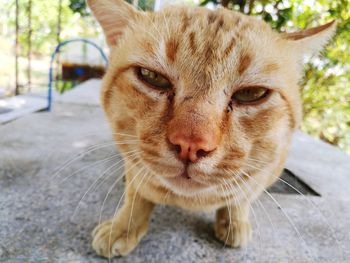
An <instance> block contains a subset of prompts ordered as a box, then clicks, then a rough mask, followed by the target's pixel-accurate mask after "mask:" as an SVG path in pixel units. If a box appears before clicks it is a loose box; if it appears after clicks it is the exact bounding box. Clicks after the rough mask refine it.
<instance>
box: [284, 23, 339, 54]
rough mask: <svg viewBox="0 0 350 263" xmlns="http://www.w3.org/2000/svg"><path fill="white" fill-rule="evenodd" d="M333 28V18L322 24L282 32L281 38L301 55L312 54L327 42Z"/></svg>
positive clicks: (334, 28) (332, 33) (334, 27)
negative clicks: (295, 30) (291, 31)
mask: <svg viewBox="0 0 350 263" xmlns="http://www.w3.org/2000/svg"><path fill="white" fill-rule="evenodd" d="M335 30H336V21H335V20H333V21H331V22H329V23H327V24H324V25H322V26H318V27H313V28H309V29H305V30H302V31H298V32H293V33H283V34H282V38H284V39H286V40H288V41H289V43H291V44H292V46H294V47H295V48H296V49H297V51H298V53H300V54H301V55H305V54H309V55H312V54H317V53H318V52H319V51H320V50H321V49H322V48H323V46H324V45H325V44H327V42H328V41H329V40H330V38H331V37H332V36H333V35H334V33H335Z"/></svg>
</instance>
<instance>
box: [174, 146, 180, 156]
mask: <svg viewBox="0 0 350 263" xmlns="http://www.w3.org/2000/svg"><path fill="white" fill-rule="evenodd" d="M174 149H175V151H176V153H177V154H180V153H181V146H180V145H178V144H177V145H174Z"/></svg>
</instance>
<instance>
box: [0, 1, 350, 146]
mask: <svg viewBox="0 0 350 263" xmlns="http://www.w3.org/2000/svg"><path fill="white" fill-rule="evenodd" d="M175 2H177V3H178V2H186V3H187V4H189V5H202V6H206V7H207V8H210V9H215V8H217V7H218V6H224V7H226V8H229V9H232V10H237V11H239V12H242V13H245V14H249V15H252V16H257V17H259V18H261V19H264V20H265V21H267V22H268V23H269V24H270V25H271V26H272V27H273V28H274V29H275V30H277V31H292V30H295V29H303V28H306V27H312V26H317V25H320V24H322V23H326V22H329V21H331V20H333V19H336V20H337V22H338V28H337V34H336V36H335V38H334V39H332V41H331V43H330V44H329V45H328V46H327V48H326V49H325V50H324V51H323V53H322V54H321V56H319V57H313V58H311V59H310V60H309V63H307V64H306V65H305V78H304V79H303V80H302V82H301V83H300V84H301V87H302V98H303V101H304V104H303V105H304V119H303V123H302V126H301V129H302V130H303V131H304V132H306V133H308V134H310V135H312V136H314V137H317V138H320V139H321V140H323V141H326V142H328V143H330V144H332V145H335V146H337V147H339V148H340V149H341V150H343V151H345V152H347V153H350V52H349V50H350V34H349V32H350V1H348V0H320V1H315V0H306V1H302V0H278V1H269V0H265V1H255V0H221V1H219V0H204V1H202V0H183V1H174V0H173V1H171V0H167V1H162V0H138V1H137V0H134V1H132V2H131V3H132V4H133V5H134V6H138V8H140V9H143V10H148V11H153V10H158V9H159V8H161V7H162V6H163V5H167V4H172V3H175ZM0 14H1V15H0V99H1V98H7V97H11V96H16V95H20V94H26V93H29V92H30V93H39V94H40V93H44V92H46V91H47V87H48V81H49V78H48V73H49V68H50V60H51V58H52V60H53V63H52V68H53V73H54V74H53V76H54V77H53V82H54V85H53V87H54V89H55V90H56V92H59V93H63V92H65V91H66V90H69V89H72V88H73V87H74V86H75V85H76V84H78V83H79V82H82V81H84V80H87V79H89V78H99V77H101V76H102V75H103V74H104V70H105V61H104V59H103V56H101V52H105V53H108V50H107V48H106V44H105V42H104V37H103V35H102V32H101V29H100V27H99V26H98V25H97V23H96V22H95V20H94V19H93V17H92V15H91V12H90V11H89V10H88V9H87V7H86V4H85V0H50V1H43V0H40V1H39V0H36V1H34V0H0ZM77 38H79V39H81V38H83V39H84V40H88V41H91V42H93V43H95V44H96V45H97V47H98V48H96V46H93V45H91V44H90V43H87V42H83V41H75V42H72V43H68V44H67V45H64V46H62V47H60V49H57V50H56V51H57V52H55V49H56V47H57V46H58V45H59V44H60V43H64V42H65V41H67V40H72V39H77ZM53 54H54V55H53ZM0 106H1V105H0ZM0 114H1V112H0Z"/></svg>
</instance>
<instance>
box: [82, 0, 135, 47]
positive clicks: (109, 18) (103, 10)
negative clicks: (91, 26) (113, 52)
mask: <svg viewBox="0 0 350 263" xmlns="http://www.w3.org/2000/svg"><path fill="white" fill-rule="evenodd" d="M87 4H88V6H89V7H90V9H91V11H92V13H93V14H94V16H95V18H96V19H97V21H98V22H99V24H100V25H101V27H102V29H103V31H104V34H105V36H106V41H107V44H108V46H109V47H113V46H115V45H116V44H117V43H118V41H119V39H120V38H121V37H122V35H123V31H124V30H125V28H126V27H127V26H128V25H130V24H132V23H134V22H135V21H136V20H137V17H138V16H139V15H140V14H141V12H139V11H137V10H136V9H135V8H134V7H133V6H132V5H130V4H128V3H127V2H125V1H124V0H87Z"/></svg>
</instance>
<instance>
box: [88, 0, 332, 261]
mask: <svg viewBox="0 0 350 263" xmlns="http://www.w3.org/2000/svg"><path fill="white" fill-rule="evenodd" d="M88 5H89V6H90V8H91V10H92V12H93V14H94V15H95V17H96V19H97V20H98V21H99V23H100V24H101V26H102V28H103V30H104V33H105V35H106V39H107V43H108V45H109V47H110V51H111V53H110V65H109V67H108V71H107V73H106V75H105V77H104V79H103V87H102V95H101V99H102V105H103V108H104V110H105V112H106V115H107V117H108V120H109V122H110V125H111V127H112V130H113V134H114V137H115V140H116V141H117V142H126V143H125V144H121V145H119V150H120V152H121V153H122V155H123V157H124V160H125V171H126V172H125V173H126V189H125V191H126V192H125V200H124V204H123V205H122V207H121V209H120V210H119V211H118V213H117V215H116V216H115V217H114V218H112V219H111V220H109V221H107V222H104V223H102V224H101V225H99V226H97V227H96V228H95V230H94V231H93V242H92V246H93V248H94V249H95V250H96V252H97V254H99V255H102V256H105V257H113V256H118V255H122V256H124V255H127V254H128V253H130V252H131V251H132V250H133V249H134V248H135V247H136V245H137V244H138V243H139V242H140V240H141V238H142V237H143V236H144V235H145V234H146V232H147V229H148V224H149V219H150V216H151V213H152V210H153V208H154V205H155V204H164V205H175V206H179V207H182V208H185V209H189V210H211V209H216V210H217V213H216V221H215V225H214V228H215V233H216V237H217V238H218V239H219V240H221V241H222V242H224V243H226V244H227V245H229V246H232V247H240V246H244V245H246V244H247V242H248V241H249V239H250V238H251V236H252V229H251V224H250V222H249V208H250V203H251V202H253V201H254V199H256V198H257V197H258V196H259V195H260V193H261V192H262V191H263V190H264V189H265V188H266V187H268V186H269V185H270V184H272V183H273V182H274V181H275V180H276V179H277V178H278V176H279V175H280V174H281V171H282V169H283V165H284V162H285V159H286V156H287V150H288V146H289V144H290V141H291V136H292V134H293V132H294V131H295V130H296V129H297V127H298V124H299V122H300V119H301V101H300V98H299V87H298V81H299V79H300V78H301V73H302V58H303V55H305V54H313V53H316V52H317V51H319V50H320V49H321V48H322V46H323V45H324V44H325V43H326V42H327V41H328V40H329V38H330V37H331V36H332V34H333V32H334V31H335V23H334V21H333V22H330V23H328V24H325V25H323V26H320V27H316V28H312V29H307V30H304V31H301V32H296V33H284V34H279V33H277V32H274V31H272V30H271V29H270V27H269V26H268V25H267V24H266V23H265V22H263V21H260V20H258V19H256V18H253V17H248V16H245V15H242V14H240V13H237V12H233V11H230V10H226V9H223V8H219V9H217V10H216V11H211V10H207V9H205V8H201V7H184V6H171V7H168V8H165V9H163V10H161V11H160V12H155V13H150V12H142V11H137V10H136V9H134V8H133V7H132V6H131V5H129V4H127V3H126V2H124V1H123V0H88ZM127 142H129V143H127ZM130 153H132V154H130ZM131 156H132V157H131Z"/></svg>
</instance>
